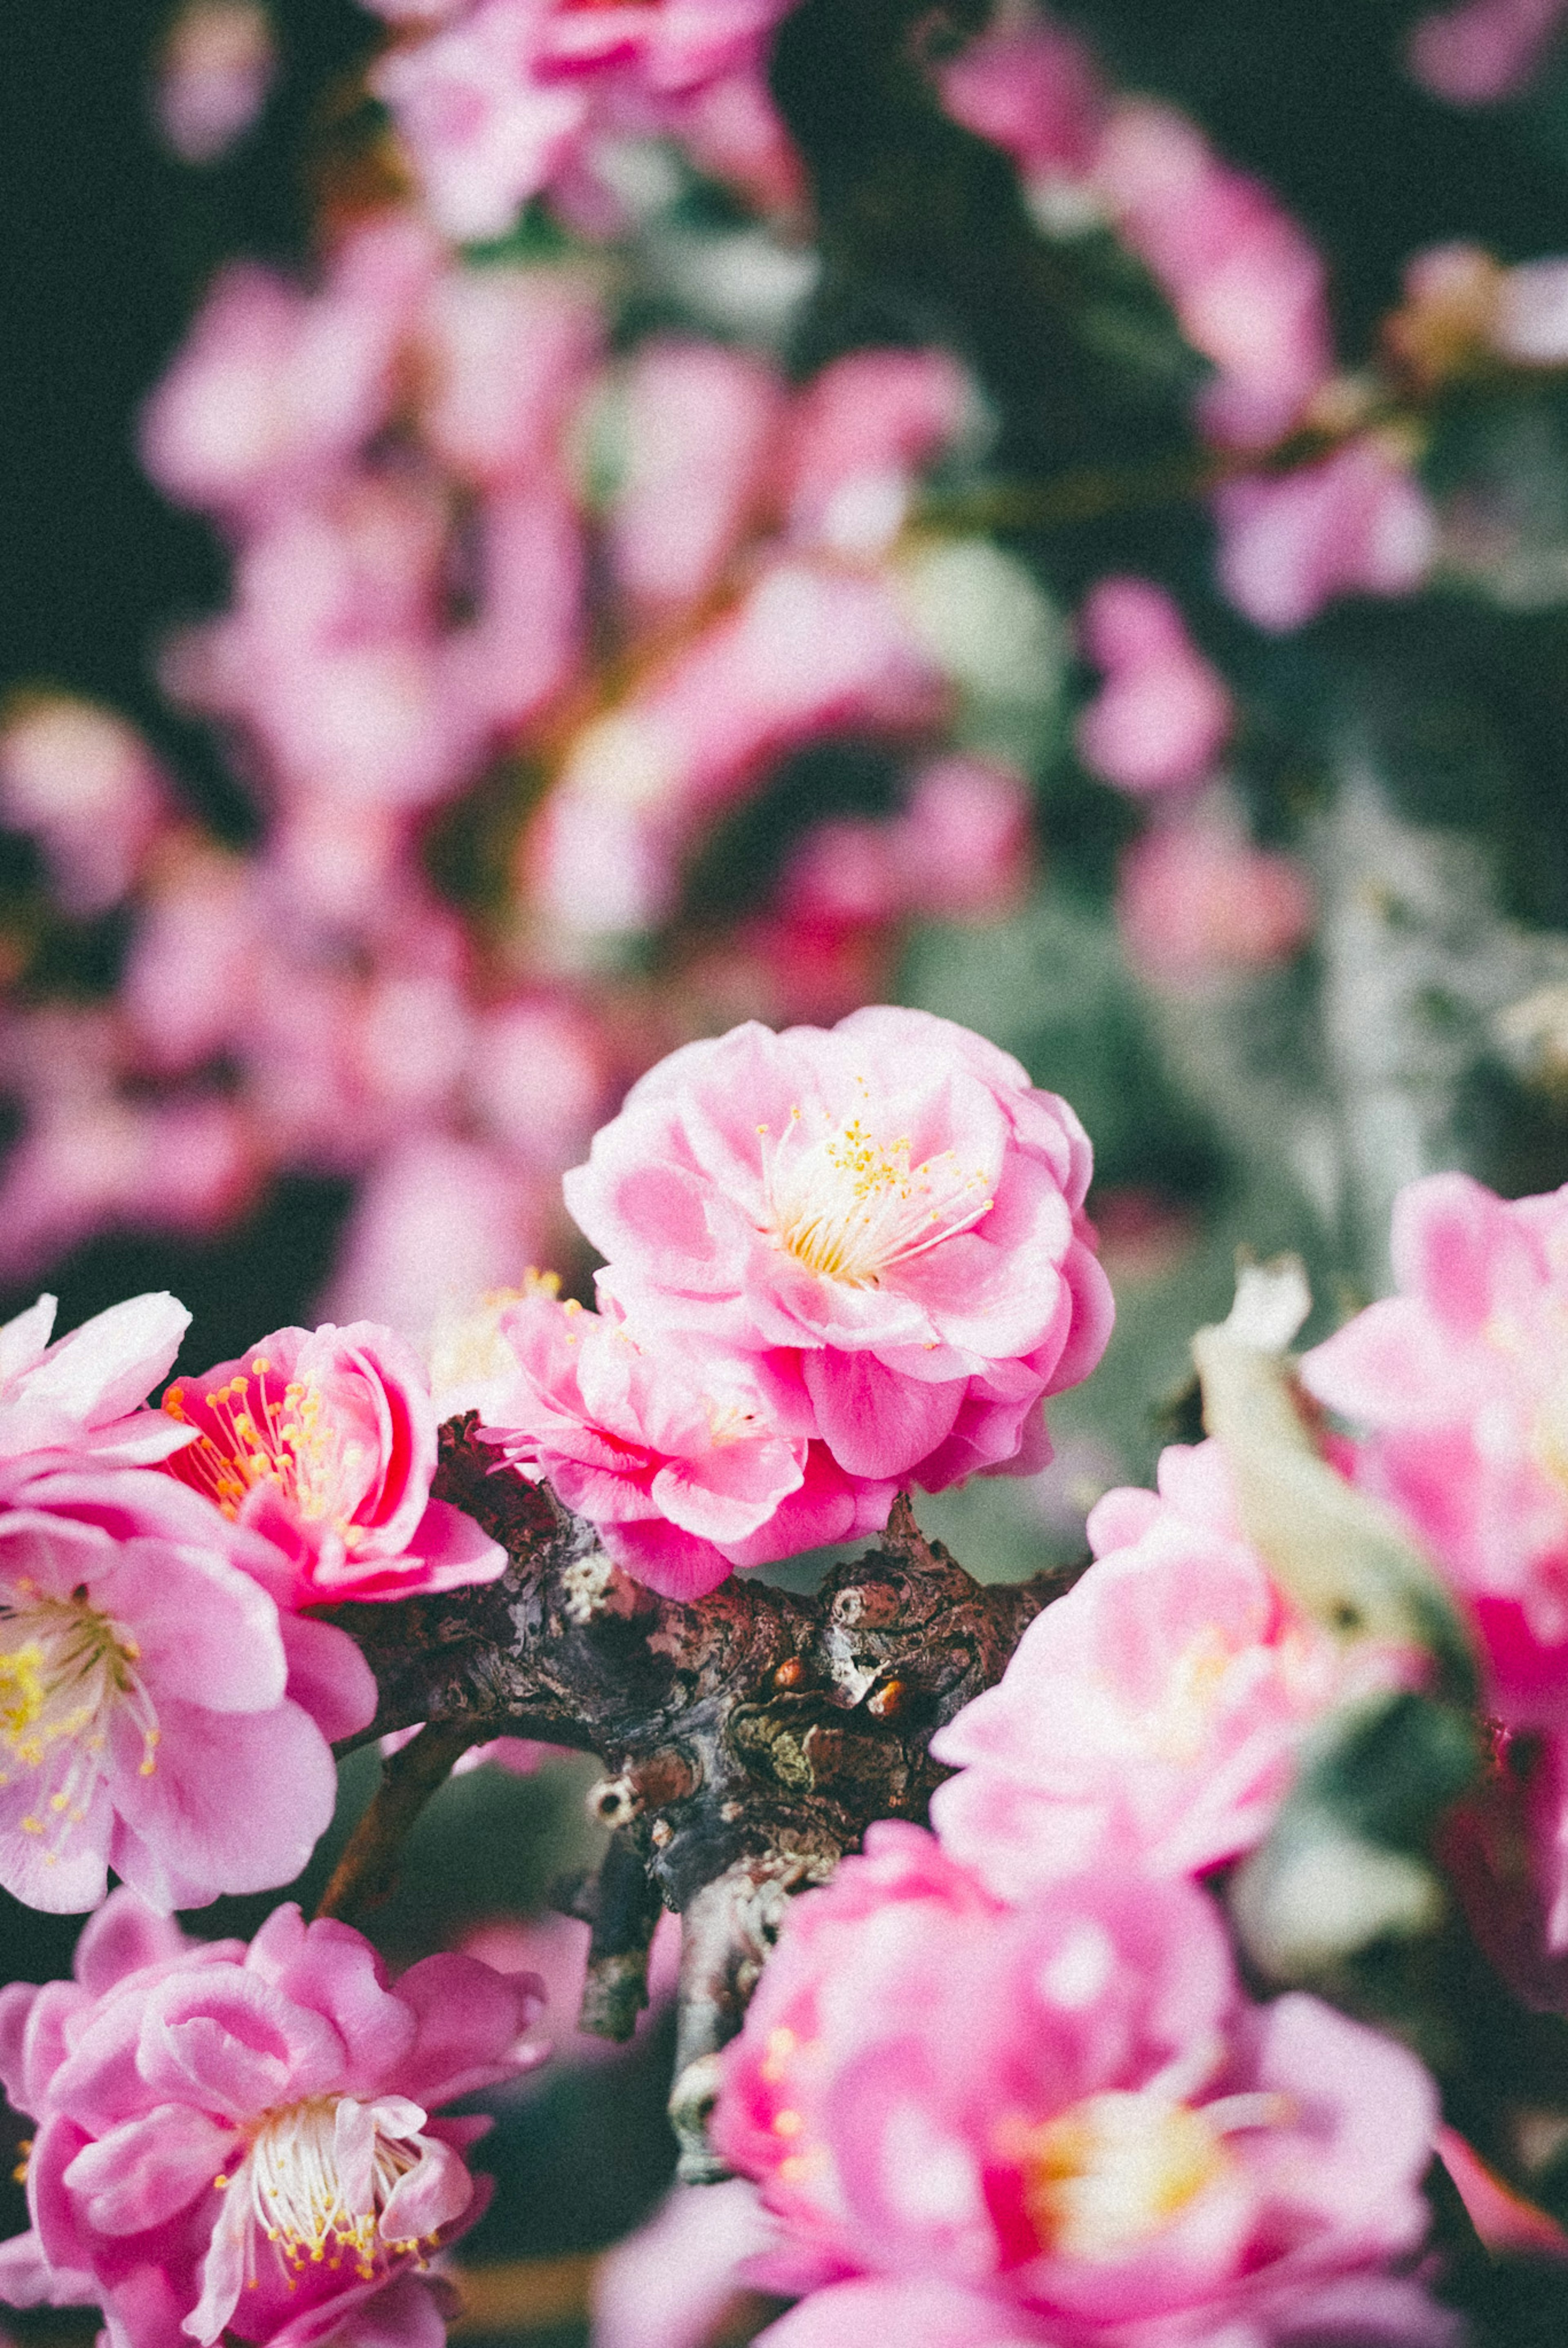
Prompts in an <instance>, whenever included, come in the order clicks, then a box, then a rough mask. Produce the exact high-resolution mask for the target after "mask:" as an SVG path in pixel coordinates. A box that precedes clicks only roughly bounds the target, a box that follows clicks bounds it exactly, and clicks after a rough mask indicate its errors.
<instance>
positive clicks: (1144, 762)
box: [1077, 579, 1235, 792]
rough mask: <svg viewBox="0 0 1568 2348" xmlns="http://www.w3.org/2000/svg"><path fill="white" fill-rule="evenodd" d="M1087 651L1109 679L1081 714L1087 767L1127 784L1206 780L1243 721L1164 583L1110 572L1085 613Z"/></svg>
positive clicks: (1173, 785)
mask: <svg viewBox="0 0 1568 2348" xmlns="http://www.w3.org/2000/svg"><path fill="white" fill-rule="evenodd" d="M1079 629H1080V633H1081V637H1082V644H1083V650H1084V652H1085V653H1086V654H1087V655H1088V657H1089V658H1090V659H1091V661H1092V662H1093V663H1094V664H1095V666H1096V667H1097V668H1101V669H1103V671H1104V672H1105V682H1104V684H1103V685H1102V687H1101V689H1100V691H1099V693H1098V694H1097V695H1096V696H1095V698H1094V699H1093V700H1092V701H1091V703H1090V705H1089V706H1088V707H1087V708H1086V709H1085V710H1084V711H1083V713H1082V715H1081V717H1080V718H1079V721H1078V729H1077V739H1078V753H1079V756H1080V757H1081V759H1082V760H1083V763H1084V765H1085V766H1086V767H1090V768H1091V770H1092V771H1093V772H1094V773H1095V774H1097V775H1102V776H1103V777H1104V778H1105V779H1106V781H1107V782H1110V783H1114V784H1116V786H1117V787H1118V788H1120V789H1122V790H1124V791H1136V792H1143V791H1163V790H1172V789H1179V788H1182V787H1183V786H1184V785H1186V784H1190V783H1195V782H1201V781H1202V780H1203V778H1204V776H1205V775H1207V774H1209V773H1210V772H1211V771H1212V770H1213V767H1214V761H1215V759H1216V758H1217V757H1219V754H1220V752H1221V751H1222V750H1223V749H1224V747H1225V743H1226V741H1227V740H1228V739H1229V737H1230V733H1231V729H1232V727H1233V726H1234V725H1235V709H1234V706H1233V705H1232V702H1231V697H1230V694H1229V692H1228V691H1227V690H1226V687H1225V679H1224V678H1223V677H1222V676H1221V675H1220V674H1219V672H1218V670H1217V669H1215V668H1214V666H1213V665H1212V664H1211V663H1210V662H1208V661H1206V660H1205V659H1204V655H1203V654H1202V653H1201V652H1199V650H1198V648H1197V646H1196V645H1195V644H1194V642H1193V640H1192V638H1191V637H1190V636H1189V635H1188V633H1187V631H1186V628H1185V626H1184V623H1183V619H1182V614H1181V612H1180V610H1179V609H1178V607H1177V606H1176V604H1175V603H1173V602H1172V600H1171V598H1170V596H1168V595H1167V594H1166V593H1165V592H1164V590H1163V588H1161V587H1156V586H1155V585H1154V584H1153V582H1152V581H1150V580H1146V579H1102V580H1101V582H1100V583H1099V585H1098V586H1097V587H1095V588H1094V589H1093V591H1092V592H1091V594H1090V595H1089V596H1088V597H1087V599H1086V600H1085V602H1084V605H1083V609H1082V611H1081V613H1080V615H1079Z"/></svg>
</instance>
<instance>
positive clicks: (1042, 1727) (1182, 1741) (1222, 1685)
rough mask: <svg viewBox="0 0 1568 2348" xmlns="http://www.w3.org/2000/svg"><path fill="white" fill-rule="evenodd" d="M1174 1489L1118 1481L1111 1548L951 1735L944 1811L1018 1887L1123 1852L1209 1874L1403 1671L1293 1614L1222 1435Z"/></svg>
mask: <svg viewBox="0 0 1568 2348" xmlns="http://www.w3.org/2000/svg"><path fill="white" fill-rule="evenodd" d="M1159 1482H1160V1488H1159V1491H1158V1493H1157V1494H1156V1493H1153V1492H1143V1491H1132V1490H1122V1491H1115V1492H1109V1493H1107V1494H1106V1496H1105V1498H1103V1499H1102V1500H1101V1501H1100V1502H1099V1504H1098V1505H1097V1506H1096V1507H1095V1508H1094V1509H1092V1511H1091V1514H1090V1518H1089V1540H1090V1544H1091V1548H1092V1549H1093V1551H1094V1554H1095V1557H1096V1559H1097V1560H1098V1562H1097V1563H1096V1564H1093V1565H1091V1567H1090V1568H1089V1570H1088V1571H1087V1572H1086V1573H1085V1574H1084V1575H1083V1577H1082V1579H1081V1581H1077V1582H1076V1583H1074V1585H1073V1587H1072V1589H1071V1591H1069V1592H1068V1594H1067V1596H1066V1597H1065V1598H1060V1599H1058V1600H1057V1601H1056V1603H1055V1604H1054V1605H1053V1606H1049V1607H1047V1609H1046V1610H1045V1612H1044V1613H1043V1614H1040V1615H1037V1616H1036V1618H1035V1620H1034V1621H1033V1622H1031V1623H1030V1626H1029V1628H1028V1630H1027V1631H1026V1632H1024V1635H1023V1637H1022V1639H1021V1640H1020V1643H1019V1646H1018V1649H1017V1652H1016V1653H1014V1655H1013V1657H1012V1660H1011V1661H1010V1663H1009V1664H1008V1667H1007V1670H1006V1672H1005V1673H1003V1675H1002V1678H1001V1680H1000V1681H999V1684H997V1685H996V1686H995V1687H992V1688H988V1689H987V1690H986V1691H985V1692H984V1693H983V1694H980V1695H979V1696H977V1697H976V1698H975V1699H974V1701H973V1703H971V1704H966V1705H965V1707H964V1709H963V1710H962V1712H960V1713H958V1715H957V1716H956V1717H955V1718H954V1719H953V1720H952V1721H951V1722H950V1723H949V1724H948V1726H947V1727H945V1728H942V1729H939V1730H938V1733H937V1735H936V1736H935V1737H934V1738H933V1739H932V1744H931V1749H932V1751H933V1753H935V1754H936V1756H937V1757H938V1760H942V1761H948V1762H954V1763H957V1764H958V1765H959V1774H958V1776H956V1777H950V1778H948V1780H947V1782H946V1783H945V1784H944V1785H942V1786H939V1787H938V1789H937V1792H936V1794H935V1796H934V1797H933V1799H932V1804H931V1816H932V1819H933V1821H934V1823H935V1825H936V1828H937V1830H938V1834H939V1835H940V1837H941V1838H942V1843H943V1847H944V1849H948V1850H949V1851H950V1852H951V1853H952V1854H953V1856H954V1857H955V1858H956V1859H961V1860H963V1861H964V1863H965V1864H966V1865H968V1866H969V1867H972V1868H973V1869H975V1870H976V1872H977V1873H978V1874H979V1876H980V1877H981V1879H983V1880H984V1881H985V1882H986V1883H987V1884H988V1885H989V1887H990V1889H991V1890H993V1891H995V1892H997V1893H998V1894H999V1896H1000V1897H1001V1898H1003V1899H1018V1898H1021V1897H1024V1896H1026V1895H1028V1894H1030V1893H1032V1892H1034V1891H1036V1890H1041V1889H1042V1888H1043V1887H1044V1886H1046V1885H1047V1884H1049V1883H1050V1882H1051V1881H1053V1880H1054V1879H1058V1878H1060V1877H1061V1876H1064V1875H1070V1874H1075V1873H1077V1872H1079V1871H1080V1870H1081V1869H1083V1868H1086V1867H1090V1866H1091V1865H1092V1864H1093V1863H1094V1860H1095V1859H1096V1857H1097V1856H1098V1854H1100V1853H1101V1852H1102V1851H1105V1850H1111V1849H1114V1850H1115V1851H1117V1852H1118V1853H1119V1854H1122V1855H1124V1856H1125V1857H1127V1858H1128V1859H1132V1860H1135V1861H1136V1862H1137V1863H1138V1864H1140V1865H1142V1866H1143V1867H1145V1868H1147V1869H1148V1870H1149V1871H1150V1872H1151V1873H1152V1874H1155V1875H1167V1874H1192V1875H1195V1874H1200V1873H1202V1872H1203V1870H1204V1869H1206V1868H1210V1867H1214V1866H1217V1865H1218V1864H1220V1863H1221V1862H1222V1861H1223V1860H1225V1859H1235V1857H1236V1856H1237V1855H1238V1854H1239V1853H1240V1852H1242V1851H1244V1850H1247V1849H1250V1848H1251V1847H1252V1846H1253V1844H1255V1842H1257V1841H1258V1840H1260V1838H1262V1837H1263V1835H1264V1834H1266V1831H1267V1829H1268V1827H1269V1824H1270V1822H1271V1820H1272V1818H1273V1817H1274V1814H1275V1812H1276V1809H1277V1807H1278V1806H1279V1803H1280V1800H1281V1798H1282V1797H1283V1796H1284V1795H1285V1793H1286V1790H1287V1789H1288V1787H1289V1785H1290V1781H1291V1778H1292V1776H1293V1775H1294V1770H1295V1761H1296V1752H1297V1750H1298V1748H1299V1746H1300V1744H1301V1741H1302V1739H1303V1737H1304V1736H1305V1735H1307V1733H1308V1732H1309V1731H1310V1730H1311V1728H1312V1727H1313V1726H1314V1725H1315V1724H1316V1723H1317V1721H1319V1720H1320V1719H1321V1718H1322V1716H1323V1715H1324V1714H1325V1712H1326V1711H1327V1710H1328V1709H1329V1708H1330V1707H1331V1706H1332V1705H1334V1704H1337V1703H1342V1702H1344V1701H1346V1700H1347V1699H1348V1697H1350V1696H1353V1695H1357V1694H1364V1693H1366V1692H1367V1691H1368V1689H1369V1688H1370V1687H1373V1686H1376V1685H1378V1684H1385V1685H1386V1684H1390V1683H1394V1684H1397V1683H1398V1681H1399V1679H1400V1678H1401V1677H1402V1676H1404V1672H1403V1670H1402V1668H1401V1659H1399V1658H1395V1657H1391V1656H1385V1655H1379V1656H1377V1657H1369V1656H1366V1655H1358V1657H1357V1659H1356V1662H1355V1663H1354V1665H1353V1666H1351V1665H1349V1664H1348V1663H1347V1661H1346V1656H1345V1651H1344V1650H1343V1648H1342V1647H1341V1646H1340V1645H1339V1644H1338V1643H1337V1642H1336V1641H1334V1640H1332V1639H1330V1638H1329V1636H1328V1635H1327V1632H1323V1631H1321V1630H1320V1629H1318V1628H1317V1626H1316V1625H1315V1624H1313V1623H1311V1622H1307V1621H1306V1620H1305V1619H1304V1618H1303V1617H1301V1616H1300V1615H1298V1614H1296V1612H1294V1610H1293V1609H1292V1608H1290V1607H1289V1606H1288V1605H1287V1604H1286V1601H1285V1600H1284V1599H1283V1598H1282V1597H1281V1595H1280V1592H1279V1591H1278V1590H1277V1589H1276V1587H1275V1585H1274V1583H1273V1582H1272V1581H1270V1579H1269V1576H1268V1573H1267V1570H1266V1567H1265V1565H1264V1562H1263V1560H1262V1559H1261V1558H1260V1557H1259V1556H1258V1554H1257V1551H1256V1550H1255V1549H1253V1548H1252V1547H1251V1546H1250V1545H1249V1544H1248V1542H1247V1541H1246V1540H1245V1537H1244V1535H1243V1533H1242V1529H1241V1525H1240V1522H1239V1520H1238V1519H1237V1516H1236V1509H1235V1494H1234V1492H1233V1490H1232V1487H1231V1481H1230V1477H1229V1474H1228V1471H1227V1470H1226V1468H1225V1459H1224V1457H1223V1455H1222V1454H1221V1452H1220V1450H1219V1448H1218V1447H1217V1445H1215V1444H1213V1443H1205V1444H1203V1445H1201V1446H1200V1447H1198V1448H1197V1449H1196V1450H1189V1449H1187V1448H1185V1447H1183V1446H1180V1445H1173V1447H1171V1448H1170V1449H1168V1450H1167V1451H1165V1452H1164V1453H1163V1456H1162V1457H1161V1460H1160V1477H1159Z"/></svg>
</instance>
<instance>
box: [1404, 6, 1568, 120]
mask: <svg viewBox="0 0 1568 2348" xmlns="http://www.w3.org/2000/svg"><path fill="white" fill-rule="evenodd" d="M1565 13H1568V11H1565V9H1564V5H1563V0H1460V5H1458V6H1457V7H1451V6H1450V7H1447V8H1439V9H1436V10H1434V11H1433V13H1432V14H1431V15H1430V16H1422V17H1421V18H1420V19H1419V22H1418V23H1417V24H1416V25H1415V26H1413V27H1412V29H1411V31H1410V34H1409V40H1408V44H1407V46H1406V51H1405V55H1406V59H1407V62H1408V63H1409V68H1410V71H1411V73H1412V74H1413V75H1414V76H1415V77H1416V79H1417V80H1418V81H1419V83H1420V84H1421V85H1422V87H1423V88H1427V89H1430V91H1431V93H1432V95H1433V97H1434V98H1447V99H1448V101H1449V104H1450V106H1491V105H1495V104H1496V102H1497V100H1498V99H1499V98H1512V96H1513V94H1514V92H1515V91H1516V90H1518V89H1521V88H1523V86H1524V85H1525V84H1526V83H1527V82H1529V81H1531V80H1532V79H1533V78H1534V76H1535V74H1536V72H1537V71H1538V70H1539V68H1540V67H1541V66H1542V63H1543V62H1544V60H1545V57H1546V53H1547V51H1548V49H1549V48H1550V47H1551V46H1552V43H1553V40H1555V38H1556V36H1557V32H1558V29H1559V27H1560V26H1561V25H1562V22H1563V15H1564V14H1565Z"/></svg>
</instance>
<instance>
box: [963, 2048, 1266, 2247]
mask: <svg viewBox="0 0 1568 2348" xmlns="http://www.w3.org/2000/svg"><path fill="white" fill-rule="evenodd" d="M1290 2116H1291V2109H1290V2106H1289V2103H1288V2101H1287V2099H1286V2097H1284V2096H1276V2095H1268V2094H1256V2095H1238V2096H1223V2097H1221V2098H1219V2099H1218V2100H1217V2101H1215V2102H1214V2103H1211V2104H1201V2105H1195V2106H1194V2105H1190V2104H1185V2103H1179V2102H1174V2101H1173V2100H1171V2099H1169V2098H1168V2097H1166V2096H1161V2095H1158V2094H1153V2093H1151V2092H1149V2091H1148V2090H1147V2089H1145V2090H1144V2091H1143V2093H1142V2094H1126V2093H1112V2094H1107V2095H1102V2096H1088V2097H1086V2098H1085V2100H1084V2101H1083V2102H1082V2103H1080V2104H1074V2105H1073V2106H1071V2109H1069V2110H1067V2111H1065V2112H1062V2113H1061V2114H1060V2115H1059V2116H1058V2117H1057V2118H1055V2119H1053V2120H1048V2121H1046V2122H1045V2124H1044V2125H1043V2126H1042V2127H1032V2128H1030V2127H1022V2128H1015V2131H1014V2132H1013V2134H1012V2136H1011V2137H1010V2139H1009V2142H1008V2143H1007V2144H1006V2145H1005V2146H1004V2150H1005V2151H1007V2152H1008V2153H1009V2154H1010V2156H1011V2157H1014V2158H1016V2159H1017V2160H1018V2163H1019V2167H1020V2171H1021V2174H1022V2178H1023V2188H1024V2207H1025V2209H1027V2211H1028V2213H1029V2219H1030V2224H1031V2225H1032V2227H1033V2229H1034V2231H1035V2233H1036V2235H1037V2237H1038V2239H1039V2240H1040V2247H1041V2249H1042V2250H1051V2251H1054V2252H1056V2253H1058V2254H1059V2255H1061V2256H1063V2257H1067V2258H1077V2259H1086V2260H1112V2259H1121V2258H1125V2257H1126V2256H1128V2254H1129V2253H1130V2252H1132V2251H1134V2250H1138V2249H1139V2248H1141V2247H1142V2245H1143V2243H1144V2242H1146V2241H1148V2240H1150V2239H1151V2238H1152V2237H1153V2235H1155V2234H1158V2233H1160V2232H1161V2231H1162V2230H1163V2229H1164V2228H1165V2227H1166V2226H1168V2225H1170V2224H1171V2223H1172V2222H1173V2220H1174V2219H1177V2218H1179V2217H1180V2216H1181V2214H1182V2213H1183V2211H1184V2210H1185V2209H1187V2208H1188V2207H1189V2206H1190V2205H1191V2204H1192V2203H1193V2202H1194V2201H1195V2200H1197V2199H1198V2198H1199V2197H1200V2196H1201V2195H1202V2194H1204V2193H1205V2192H1207V2191H1208V2190H1209V2188H1211V2187H1212V2186H1214V2184H1216V2183H1217V2182H1218V2181H1219V2180H1220V2179H1221V2178H1223V2177H1225V2175H1226V2174H1227V2172H1228V2171H1229V2170H1230V2169H1231V2168H1232V2166H1233V2164H1234V2159H1235V2156H1234V2155H1233V2154H1232V2152H1231V2151H1230V2149H1229V2147H1228V2146H1227V2144H1226V2142H1225V2139H1226V2137H1230V2136H1233V2135H1235V2134H1236V2133H1237V2132H1238V2131H1239V2130H1242V2129H1245V2128H1258V2127H1279V2126H1281V2125H1283V2124H1285V2123H1286V2122H1287V2121H1288V2120H1289V2118H1290Z"/></svg>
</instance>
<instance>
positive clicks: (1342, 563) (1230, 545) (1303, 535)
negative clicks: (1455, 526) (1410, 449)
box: [1214, 436, 1437, 635]
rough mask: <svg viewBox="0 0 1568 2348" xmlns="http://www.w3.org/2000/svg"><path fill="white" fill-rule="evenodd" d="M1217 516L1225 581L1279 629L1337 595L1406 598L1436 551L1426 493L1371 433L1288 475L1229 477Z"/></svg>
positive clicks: (1260, 618)
mask: <svg viewBox="0 0 1568 2348" xmlns="http://www.w3.org/2000/svg"><path fill="white" fill-rule="evenodd" d="M1214 518H1215V520H1216V521H1217V522H1218V524H1219V534H1220V548H1219V563H1218V568H1219V580H1220V584H1221V586H1222V587H1223V588H1224V589H1225V593H1226V594H1227V595H1228V596H1229V597H1230V600H1231V602H1233V603H1234V604H1235V607H1236V609H1237V610H1238V611H1239V612H1245V614H1246V616H1247V618H1248V619H1249V620H1252V621H1254V622H1255V623H1256V625H1257V626H1258V627H1260V628H1266V629H1268V630H1269V632H1270V633H1272V634H1276V635H1278V634H1284V633H1287V632H1288V631H1289V630H1290V629H1292V628H1299V627H1301V626H1303V625H1304V624H1305V623H1306V622H1307V621H1308V620H1310V619H1313V618H1315V617H1316V615H1317V613H1319V612H1320V611H1321V610H1322V609H1323V607H1324V605H1325V604H1326V603H1331V602H1333V601H1334V600H1335V598H1336V597H1337V596H1339V595H1408V594H1409V592H1410V591H1411V590H1412V589H1413V588H1416V587H1419V585H1420V583H1421V582H1422V580H1423V579H1424V578H1425V577H1426V575H1427V572H1428V571H1429V570H1430V567H1431V562H1432V559H1433V556H1434V555H1435V553H1436V551H1437V520H1436V517H1435V515H1434V513H1433V510H1432V507H1431V503H1430V499H1428V497H1427V494H1426V491H1425V490H1424V489H1422V488H1421V486H1420V484H1419V482H1418V481H1417V480H1415V479H1413V478H1412V476H1411V474H1410V471H1409V467H1408V466H1407V465H1406V463H1405V462H1404V461H1403V459H1402V458H1400V457H1399V455H1398V454H1397V453H1396V452H1395V451H1393V450H1392V449H1391V448H1389V446H1388V445H1387V443H1386V442H1384V441H1383V440H1380V439H1378V438H1375V437H1372V436H1368V437H1365V438H1361V439H1359V440H1351V441H1348V442H1347V443H1346V445H1345V446H1344V447H1343V448H1337V449H1336V450H1335V451H1334V453H1333V455H1332V456H1329V457H1324V458H1319V459H1318V460H1317V462H1316V463H1315V464H1310V465H1301V466H1297V467H1296V469H1294V470H1293V471H1291V472H1287V473H1278V474H1272V475H1264V474H1254V475H1251V476H1249V477H1248V478H1246V479H1243V480H1234V481H1226V482H1224V483H1223V484H1222V485H1221V487H1220V488H1219V489H1216V490H1215V492H1214Z"/></svg>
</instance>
